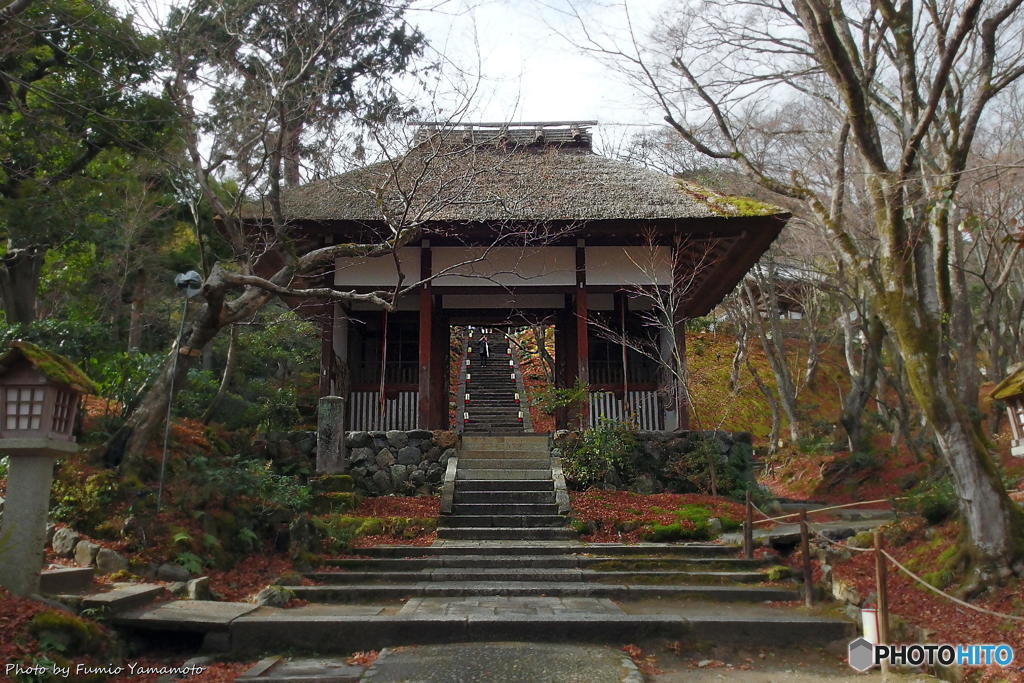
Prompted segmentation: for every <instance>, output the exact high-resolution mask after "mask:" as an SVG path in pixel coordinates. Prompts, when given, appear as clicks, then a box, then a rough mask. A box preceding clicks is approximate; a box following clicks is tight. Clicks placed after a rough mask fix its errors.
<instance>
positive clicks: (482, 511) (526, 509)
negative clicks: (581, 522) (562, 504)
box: [452, 495, 558, 516]
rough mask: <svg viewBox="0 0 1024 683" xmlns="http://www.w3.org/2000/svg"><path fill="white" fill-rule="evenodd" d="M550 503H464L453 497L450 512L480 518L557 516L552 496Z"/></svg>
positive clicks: (556, 508)
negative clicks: (491, 516) (495, 516)
mask: <svg viewBox="0 0 1024 683" xmlns="http://www.w3.org/2000/svg"><path fill="white" fill-rule="evenodd" d="M549 498H550V499H551V500H550V501H545V502H538V503H523V502H517V501H514V502H508V503H500V502H497V501H494V502H488V503H469V502H464V501H462V500H461V499H460V497H459V496H457V495H456V496H455V504H454V505H453V506H452V512H453V513H454V514H456V515H470V516H481V515H557V514H558V505H556V504H555V502H554V496H553V495H549Z"/></svg>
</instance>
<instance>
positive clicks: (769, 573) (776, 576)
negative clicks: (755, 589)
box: [765, 564, 793, 581]
mask: <svg viewBox="0 0 1024 683" xmlns="http://www.w3.org/2000/svg"><path fill="white" fill-rule="evenodd" d="M792 575H793V569H792V567H788V566H786V565H784V564H777V565H775V566H773V567H768V569H766V570H765V578H766V579H768V580H769V581H782V580H783V579H788V578H789V577H790V576H792Z"/></svg>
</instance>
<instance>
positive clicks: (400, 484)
mask: <svg viewBox="0 0 1024 683" xmlns="http://www.w3.org/2000/svg"><path fill="white" fill-rule="evenodd" d="M391 481H392V482H394V486H395V491H396V492H401V491H403V490H405V484H406V482H408V481H409V468H408V467H406V466H405V465H392V466H391Z"/></svg>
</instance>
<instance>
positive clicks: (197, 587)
mask: <svg viewBox="0 0 1024 683" xmlns="http://www.w3.org/2000/svg"><path fill="white" fill-rule="evenodd" d="M184 592H185V597H186V598H187V599H189V600H213V599H214V595H213V589H211V588H210V577H208V576H200V577H199V578H198V579H192V580H191V581H189V582H188V583H186V584H185V591H184Z"/></svg>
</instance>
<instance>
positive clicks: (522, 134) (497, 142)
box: [409, 120, 598, 150]
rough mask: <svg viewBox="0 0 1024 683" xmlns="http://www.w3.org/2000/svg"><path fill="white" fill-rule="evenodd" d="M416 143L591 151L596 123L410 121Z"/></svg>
mask: <svg viewBox="0 0 1024 683" xmlns="http://www.w3.org/2000/svg"><path fill="white" fill-rule="evenodd" d="M409 125H410V126H415V127H416V133H415V142H416V144H418V145H419V144H423V143H425V142H427V141H441V142H443V141H445V140H446V139H447V140H457V141H460V142H462V143H463V144H468V145H474V146H485V145H486V146H495V147H499V148H505V149H515V148H523V147H539V148H543V147H557V148H563V147H567V148H570V149H572V148H577V149H586V150H590V149H591V143H592V135H591V133H590V129H591V128H592V127H593V126H596V125H598V122H597V121H595V120H578V121H570V120H561V121H410V122H409Z"/></svg>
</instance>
